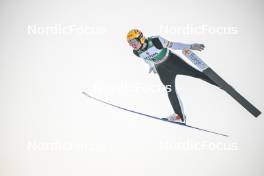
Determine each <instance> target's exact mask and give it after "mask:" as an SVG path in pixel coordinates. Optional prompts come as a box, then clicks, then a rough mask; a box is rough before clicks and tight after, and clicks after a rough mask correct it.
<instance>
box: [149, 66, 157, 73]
mask: <svg viewBox="0 0 264 176" xmlns="http://www.w3.org/2000/svg"><path fill="white" fill-rule="evenodd" d="M151 72H153V73H154V74H155V73H157V70H156V68H155V67H149V73H151Z"/></svg>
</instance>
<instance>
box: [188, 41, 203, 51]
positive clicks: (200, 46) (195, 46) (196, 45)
mask: <svg viewBox="0 0 264 176" xmlns="http://www.w3.org/2000/svg"><path fill="white" fill-rule="evenodd" d="M190 49H191V50H197V51H202V50H203V49H204V44H200V43H194V44H192V45H191V48H190Z"/></svg>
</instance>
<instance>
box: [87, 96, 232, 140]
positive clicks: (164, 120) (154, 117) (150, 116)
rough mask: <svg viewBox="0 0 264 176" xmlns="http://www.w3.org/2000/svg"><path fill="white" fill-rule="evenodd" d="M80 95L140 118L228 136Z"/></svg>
mask: <svg viewBox="0 0 264 176" xmlns="http://www.w3.org/2000/svg"><path fill="white" fill-rule="evenodd" d="M82 94H84V95H85V96H86V97H89V98H91V99H93V100H95V101H97V102H100V103H103V104H106V105H109V106H112V107H115V108H118V109H122V110H124V111H128V112H132V113H135V114H139V115H142V116H145V117H149V118H152V119H156V120H161V121H163V122H170V123H174V124H177V125H180V126H183V127H188V128H192V129H196V130H200V131H203V132H207V133H211V134H216V135H220V136H224V137H228V135H226V134H223V133H218V132H215V131H211V130H206V129H202V128H198V127H194V126H190V125H187V124H183V123H178V122H171V121H168V120H166V119H164V118H159V117H156V116H153V115H148V114H144V113H141V112H137V111H134V110H130V109H127V108H123V107H121V106H117V105H114V104H111V103H108V102H106V101H104V100H101V99H98V98H95V97H93V96H91V95H89V94H87V93H86V92H82Z"/></svg>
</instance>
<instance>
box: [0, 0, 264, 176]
mask: <svg viewBox="0 0 264 176" xmlns="http://www.w3.org/2000/svg"><path fill="white" fill-rule="evenodd" d="M263 17H264V12H263V2H262V1H260V0H250V1H249V0H245V1H238V0H222V1H212V0H184V1H179V0H177V1H169V0H165V1H150V0H149V1H147V0H146V1H142V0H141V1H139V0H133V1H121V0H120V1H111V2H110V1H100V0H97V1H89V0H87V1H73V0H69V1H59V0H53V1H25V0H21V1H15V0H10V1H7V0H4V1H1V2H0V22H1V28H0V38H1V40H0V97H1V98H0V105H1V109H0V139H1V142H0V156H1V157H0V175H1V176H18V175H19V176H47V175H49V176H53V175H54V176H59V175H63V176H68V175H94V176H97V175H113V176H118V175H120V176H121V175H122V176H123V175H128V176H130V175H131V176H135V175H136V176H143V175H152V176H158V175H166V176H172V175H187V176H193V175H195V176H207V175H208V176H209V175H214V176H223V175H225V176H229V175H232V176H234V175H239V176H248V175H254V176H262V175H263V174H264V169H263V166H262V163H263V162H264V159H263V158H264V154H263V148H264V138H263V136H262V135H263V125H264V121H263V115H260V117H259V118H254V117H253V116H252V115H251V114H249V113H248V112H247V111H246V110H245V109H243V107H241V106H240V105H239V104H238V103H237V102H236V101H235V100H233V99H232V98H231V97H230V96H229V95H228V94H226V93H225V92H223V91H221V90H220V89H217V88H215V87H213V86H211V85H209V84H207V83H205V82H203V81H201V80H198V79H194V78H191V77H178V78H177V91H178V93H179V95H180V97H181V99H182V101H183V104H184V109H185V112H186V115H187V118H188V119H187V123H188V124H189V125H193V126H196V127H200V128H204V129H209V130H214V131H217V132H222V133H226V134H228V135H230V137H228V138H225V137H221V136H216V135H213V134H209V133H205V132H200V131H197V130H193V129H189V128H185V127H181V126H178V125H174V124H170V123H164V122H161V121H157V120H152V119H149V118H145V117H143V116H139V115H136V114H131V113H129V112H125V111H122V110H119V109H115V108H112V107H108V106H105V105H103V104H100V103H97V102H95V101H93V100H91V99H89V98H87V97H85V96H84V95H82V94H81V92H82V91H87V92H89V93H91V94H92V95H93V96H96V97H98V98H102V99H104V100H106V101H109V102H111V103H114V104H117V105H120V106H124V107H126V108H130V109H134V110H137V111H140V112H143V113H147V114H152V115H156V116H159V117H164V116H167V115H169V114H171V113H172V108H171V106H170V103H169V101H168V98H167V95H166V92H165V90H163V89H161V90H160V91H158V92H151V89H150V88H151V87H154V88H155V89H157V87H159V86H162V85H161V82H160V80H159V78H158V75H154V74H148V66H147V65H146V64H145V63H144V62H143V61H142V60H141V59H139V58H136V57H135V56H134V55H133V53H132V51H131V48H130V47H129V46H128V44H127V42H126V33H127V31H128V30H129V29H131V28H139V29H141V30H142V31H143V32H144V34H145V35H146V36H152V35H161V36H162V37H164V38H167V39H169V40H171V41H177V42H183V43H194V42H198V43H204V44H205V46H206V48H205V50H204V51H202V52H196V53H197V54H198V55H199V56H200V57H201V58H203V60H204V61H205V62H206V63H207V64H208V65H209V66H211V67H212V68H213V69H214V70H215V71H216V72H217V73H218V74H219V75H221V76H222V77H223V78H224V79H225V80H226V81H227V82H229V83H230V84H231V85H232V86H233V87H234V88H236V89H237V90H238V91H239V92H240V93H241V94H242V95H244V96H245V97H246V98H247V99H248V100H249V101H250V102H252V103H253V104H254V105H255V106H256V107H258V108H259V109H260V110H261V111H263V109H264V106H263V105H264V101H263V89H264V84H263V78H262V77H263V74H264V71H263V65H264V61H263V39H264V38H263V31H264V25H263ZM204 26H205V28H206V29H208V28H209V29H210V31H208V30H207V31H200V30H199V31H198V32H191V33H183V32H179V31H178V32H177V29H185V30H184V31H185V32H186V31H187V32H188V30H189V32H190V28H192V29H199V28H201V27H204ZM34 27H35V28H36V29H38V32H37V33H34V32H32V29H33V28H34ZM52 27H53V28H54V27H55V28H56V29H57V30H58V31H57V33H56V31H53V32H52V31H49V30H50V29H51V28H52ZM71 27H72V28H74V29H75V30H74V31H69V30H70V28H71ZM85 27H86V29H87V30H86V32H80V30H81V29H84V28H85ZM188 27H189V29H186V28H188ZM62 28H64V29H65V28H67V29H66V31H64V32H61V31H60V29H62ZM77 28H78V29H79V32H78V31H77V30H76V29H77ZM29 29H30V30H29ZM217 29H228V30H230V29H232V30H231V32H230V31H228V30H227V32H226V33H224V32H223V31H220V32H219V31H218V32H215V30H217ZM41 31H42V32H41ZM45 32H46V33H45ZM176 53H178V54H179V55H180V51H176ZM102 86H103V87H102ZM142 86H143V88H144V90H141V91H135V88H138V87H139V88H142ZM94 87H97V88H98V87H101V91H99V89H97V90H95V89H94ZM124 87H127V88H126V89H124ZM117 88H119V89H118V90H117ZM146 89H147V90H149V91H146Z"/></svg>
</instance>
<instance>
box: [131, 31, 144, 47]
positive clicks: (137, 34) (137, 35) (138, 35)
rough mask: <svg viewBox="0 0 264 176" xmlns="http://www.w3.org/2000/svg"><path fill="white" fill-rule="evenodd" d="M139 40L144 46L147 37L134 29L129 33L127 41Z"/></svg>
mask: <svg viewBox="0 0 264 176" xmlns="http://www.w3.org/2000/svg"><path fill="white" fill-rule="evenodd" d="M133 39H138V40H139V42H140V43H141V44H144V42H145V37H144V36H143V33H142V32H141V31H140V30H138V29H132V30H130V31H129V32H128V33H127V41H130V40H133Z"/></svg>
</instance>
